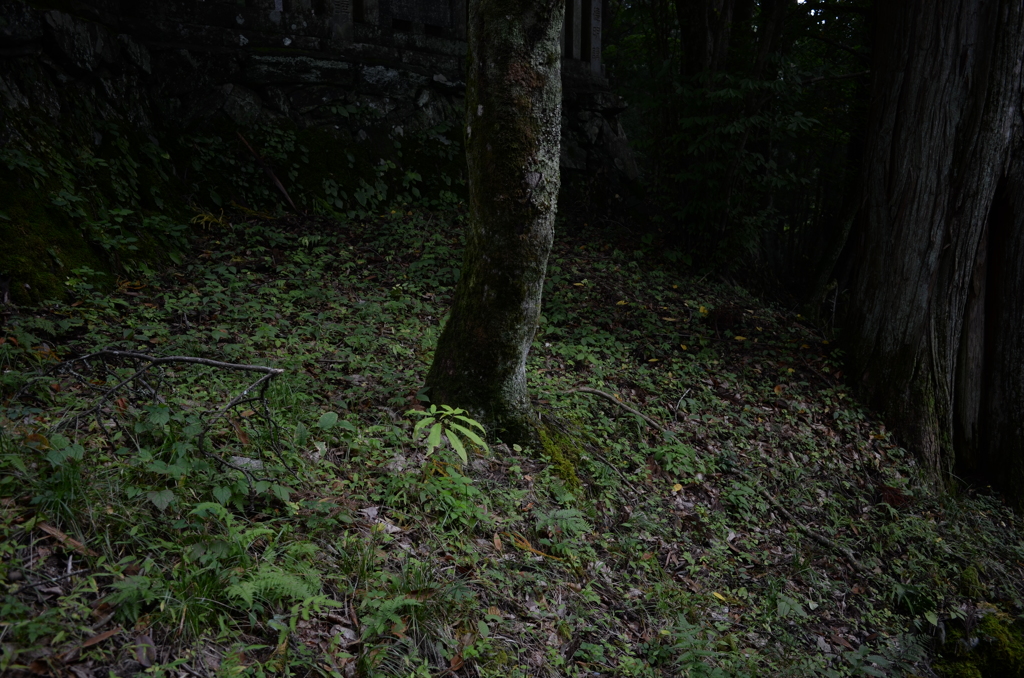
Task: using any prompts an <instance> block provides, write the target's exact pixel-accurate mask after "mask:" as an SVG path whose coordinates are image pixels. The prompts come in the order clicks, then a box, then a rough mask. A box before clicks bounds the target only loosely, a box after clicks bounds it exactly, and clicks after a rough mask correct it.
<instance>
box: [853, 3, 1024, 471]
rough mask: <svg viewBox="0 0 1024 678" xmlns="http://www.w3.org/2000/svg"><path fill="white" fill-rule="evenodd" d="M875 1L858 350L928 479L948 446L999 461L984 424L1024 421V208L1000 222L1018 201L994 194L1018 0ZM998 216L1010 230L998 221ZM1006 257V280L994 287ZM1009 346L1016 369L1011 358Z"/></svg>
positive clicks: (949, 464)
mask: <svg viewBox="0 0 1024 678" xmlns="http://www.w3.org/2000/svg"><path fill="white" fill-rule="evenodd" d="M876 8H877V21H876V36H875V40H874V68H873V71H874V84H873V92H872V105H871V109H872V112H871V119H870V120H869V133H868V138H867V142H866V149H865V157H864V177H863V203H862V206H861V208H860V210H859V214H858V217H857V220H856V223H855V226H854V230H853V234H852V235H851V242H850V243H849V245H850V246H852V247H853V248H854V250H853V251H854V261H855V262H856V264H855V265H856V266H857V270H856V271H855V273H854V275H853V281H852V285H851V288H850V292H851V301H850V314H849V316H848V318H847V320H848V322H847V323H846V324H847V327H848V329H849V332H850V335H849V336H851V339H850V343H849V346H850V349H851V355H850V357H851V362H852V365H853V367H854V368H855V374H857V375H858V376H859V378H860V381H861V385H862V387H863V391H864V394H865V395H866V396H867V399H868V401H869V403H870V404H871V405H873V406H875V407H878V408H879V409H881V410H882V411H883V412H884V413H885V414H886V415H887V418H888V420H889V421H890V422H891V424H892V426H893V427H894V428H895V430H896V431H897V433H898V434H899V435H900V437H901V439H902V441H903V442H904V443H905V444H906V445H907V446H908V447H910V448H911V449H914V450H915V451H916V452H918V453H919V454H920V456H921V458H922V460H923V461H924V462H925V465H926V467H927V469H928V470H929V471H930V472H931V474H932V475H933V476H934V477H936V478H947V477H948V475H947V474H949V473H951V472H952V471H953V465H954V460H955V458H956V457H955V455H954V448H959V451H960V453H961V456H962V457H964V458H970V457H971V455H974V456H975V457H977V455H979V454H981V455H987V456H990V457H991V456H992V454H993V451H992V449H986V447H987V446H988V444H989V442H991V441H994V440H995V439H996V437H998V436H999V435H1003V434H1002V433H999V434H995V433H993V435H991V436H987V440H985V441H982V439H981V437H980V430H981V428H982V427H983V425H984V426H991V425H995V426H996V428H997V429H999V430H1000V431H1002V430H1005V429H1006V426H1008V425H1009V422H1010V421H1013V422H1016V421H1019V420H1020V419H1021V415H1022V414H1024V410H1022V409H1021V405H1024V401H1022V396H1021V394H1020V389H1021V385H1020V384H1021V382H1020V376H1021V365H1022V364H1024V363H1022V362H1021V355H1022V354H1024V351H1022V348H1024V347H1022V346H1021V343H1020V341H1021V340H1020V338H1019V335H1020V333H1021V330H1022V329H1024V327H1022V322H1021V321H1022V314H1021V310H1022V309H1020V308H1018V306H1020V304H1021V302H1022V301H1024V296H1021V295H1022V294H1024V289H1022V288H1021V283H1022V281H1021V280H1020V269H1021V266H1020V263H1021V258H1020V253H1019V252H1018V253H1017V254H1016V255H1014V254H1013V251H1012V248H1011V244H1012V245H1015V246H1017V247H1020V243H1017V240H1018V239H1019V238H1020V237H1021V235H1020V232H1021V228H1020V223H1019V222H1020V213H1019V212H1017V213H1016V214H1015V215H1013V214H1011V216H1010V217H1006V214H1005V213H1006V212H1007V211H1009V212H1012V210H1013V209H1014V208H1011V207H1009V206H1008V205H1009V202H1012V201H1009V200H1008V199H1000V200H999V201H997V197H998V196H997V193H998V194H1007V193H1008V188H1009V187H1010V185H1011V184H1012V181H1014V180H1013V179H1012V176H1016V175H1014V174H1013V173H1012V172H1010V169H1011V163H1010V162H1009V161H1010V158H1011V147H1012V140H1013V137H1014V133H1015V129H1016V127H1017V126H1018V125H1019V117H1020V106H1021V95H1022V87H1021V66H1022V56H1024V25H1022V6H1021V2H1020V0H900V1H883V0H879V2H877V4H876ZM1018 160H1019V159H1018ZM1008 172H1010V174H1008ZM1000 186H1004V187H1006V189H1002V190H1001V193H1000V191H999V190H997V189H999V187H1000ZM1017 195H1018V196H1019V195H1020V193H1019V189H1018V193H1017ZM997 202H999V204H1000V205H1003V207H999V205H997ZM1014 204H1016V203H1014ZM994 207H999V209H995V210H994ZM1017 207H1018V208H1019V205H1017ZM1000 210H1002V211H1000ZM994 214H996V215H1002V216H1000V217H999V219H998V221H999V223H1005V222H1007V221H1010V222H1013V221H1014V220H1015V219H1016V225H1015V226H1013V227H1012V228H1007V227H1002V226H1001V227H1000V228H997V229H993V228H990V223H994V220H993V219H992V218H990V217H992V216H993V215H994ZM1004 241H1005V242H1004ZM1011 241H1012V243H1011ZM1011 256H1016V257H1017V258H1016V259H1012V260H1011V259H1008V257H1011ZM997 261H998V262H1001V263H999V264H998V266H1000V267H1001V268H1000V270H1001V271H1003V272H1004V273H1001V274H1000V276H1001V277H1000V276H997V277H999V279H998V281H997V282H996V284H995V287H994V288H992V287H991V285H990V283H991V281H992V280H993V275H992V271H993V270H994V269H993V266H996V265H997V264H996V262H997ZM1008 269H1012V270H1008ZM1015 286H1016V287H1015ZM993 293H995V294H997V295H998V297H999V300H998V301H996V300H994V299H993ZM1011 293H1012V294H1014V295H1015V296H1014V298H1013V300H1011V299H1009V298H1008V295H1009V294H1011ZM1004 302H1005V303H1004ZM1000 314H1001V315H1000ZM1014 314H1015V315H1014ZM997 317H998V318H999V319H997ZM1001 341H1006V342H1009V344H1012V347H1010V346H1007V347H1004V346H1003V345H1002V344H1000V342H1001ZM1014 352H1016V356H1017V357H1016V361H1017V362H1016V366H1013V365H1010V364H1008V363H1006V362H1005V361H1007V360H1010V359H1011V357H1010V356H1011V354H1013V353H1014ZM993 361H996V362H993ZM999 361H1002V362H999ZM1011 368H1012V369H1013V370H1014V371H1015V372H1014V374H1015V375H1016V378H1017V382H1016V385H1011V384H1010V383H1007V384H1006V385H1005V386H1006V388H1009V389H1011V390H1014V389H1015V390H1014V393H1013V394H1008V395H1007V396H1006V398H1008V399H1009V400H1013V399H1016V405H1014V407H1016V408H1017V409H1016V410H1014V411H1013V412H1012V413H1010V412H1004V413H1003V414H1002V415H1000V416H1003V417H1009V419H1004V420H1003V421H1001V422H990V418H991V417H992V416H993V413H994V410H992V409H991V407H987V406H988V405H991V403H990V398H991V397H992V396H991V395H987V396H985V397H983V393H984V392H985V391H986V386H985V384H986V382H990V381H992V380H993V379H995V380H998V376H997V375H996V372H999V370H1006V369H1011ZM993 370H994V371H993ZM1011 381H1012V380H1011ZM1015 425H1016V424H1014V426H1015ZM1011 428H1012V427H1011ZM1018 441H1019V438H1018ZM1019 445H1020V443H1019V442H1018V446H1019Z"/></svg>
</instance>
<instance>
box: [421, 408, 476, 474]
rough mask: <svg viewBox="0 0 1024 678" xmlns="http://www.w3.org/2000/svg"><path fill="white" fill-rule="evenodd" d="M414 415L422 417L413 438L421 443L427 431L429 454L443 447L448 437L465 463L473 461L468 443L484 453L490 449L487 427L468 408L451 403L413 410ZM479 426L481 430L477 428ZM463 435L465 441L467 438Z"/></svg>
mask: <svg viewBox="0 0 1024 678" xmlns="http://www.w3.org/2000/svg"><path fill="white" fill-rule="evenodd" d="M409 415H410V416H413V417H420V420H419V421H418V422H416V426H415V427H413V430H412V439H413V441H414V442H417V441H418V440H419V438H420V435H421V434H422V433H423V431H427V439H426V444H427V454H428V455H430V454H431V453H433V451H434V450H436V449H437V448H439V447H441V446H442V445H443V443H444V441H445V440H447V441H448V444H449V445H451V447H452V449H453V450H455V453H456V454H458V455H459V458H460V459H462V463H463V464H465V463H467V462H468V461H469V456H468V455H467V454H466V442H465V441H468V442H471V443H473V444H474V445H476V446H478V447H479V448H480V449H482V450H483V451H484V452H486V451H487V443H485V442H484V439H483V435H484V427H483V426H482V425H481V424H480V422H478V421H476V420H475V419H473V418H472V417H470V416H469V413H468V412H466V410H462V409H459V408H457V407H449V406H448V405H441V406H440V407H438V406H437V405H431V406H430V409H429V410H423V411H422V412H421V411H417V410H411V411H410V412H409ZM474 428H475V429H478V430H479V433H477V432H476V431H474V430H473V429H474ZM463 438H464V439H465V441H463Z"/></svg>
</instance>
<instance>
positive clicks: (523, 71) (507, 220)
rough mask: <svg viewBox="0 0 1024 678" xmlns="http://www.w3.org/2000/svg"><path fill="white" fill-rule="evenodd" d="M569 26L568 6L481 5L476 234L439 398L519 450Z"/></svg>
mask: <svg viewBox="0 0 1024 678" xmlns="http://www.w3.org/2000/svg"><path fill="white" fill-rule="evenodd" d="M563 14H564V0H515V1H513V0H475V1H472V0H471V2H470V5H469V70H468V77H467V80H468V82H467V92H466V158H467V160H468V162H469V229H468V234H467V237H466V252H465V260H464V263H463V267H462V277H461V279H460V280H459V282H458V285H457V286H456V290H455V301H454V306H453V308H452V312H451V317H450V318H449V319H448V323H447V324H446V325H445V328H444V331H443V332H442V334H441V338H440V340H439V341H438V345H437V352H436V353H435V355H434V362H433V364H432V365H431V367H430V372H429V374H428V375H427V386H428V387H429V391H428V394H429V396H430V399H431V401H432V402H434V403H443V404H446V405H452V406H458V407H463V408H465V409H467V410H469V411H470V412H471V413H472V414H473V415H474V416H475V417H476V418H477V419H479V420H480V421H481V422H483V423H484V424H486V425H487V426H488V428H489V429H490V430H491V431H492V433H496V434H498V435H499V436H500V437H502V438H503V439H504V440H507V441H532V440H533V439H534V438H535V433H534V425H533V424H534V415H533V412H532V410H531V407H530V403H529V400H528V398H527V394H526V355H527V351H528V350H529V348H530V344H531V343H532V342H533V337H534V333H535V331H536V325H537V318H538V316H539V314H540V305H541V291H542V289H543V286H544V272H545V269H546V267H547V260H548V254H549V252H550V250H551V242H552V239H553V236H554V218H555V206H556V199H557V196H558V186H559V173H558V157H559V141H560V139H559V135H560V124H561V105H562V86H561V61H560V59H561V57H560V49H559V34H560V31H561V28H562V18H563Z"/></svg>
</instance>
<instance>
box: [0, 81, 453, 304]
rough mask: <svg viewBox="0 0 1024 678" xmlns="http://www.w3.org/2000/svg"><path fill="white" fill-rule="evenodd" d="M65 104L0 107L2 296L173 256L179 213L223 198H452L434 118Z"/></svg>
mask: <svg viewBox="0 0 1024 678" xmlns="http://www.w3.org/2000/svg"><path fill="white" fill-rule="evenodd" d="M22 75H25V74H22ZM39 77H40V78H43V79H44V80H45V76H43V75H39ZM54 96H56V95H54ZM67 96H72V95H70V94H69V95H67ZM122 103H123V102H122ZM66 104H67V105H66V106H65V110H64V111H63V112H61V111H59V110H58V120H57V122H55V121H54V120H53V119H51V118H50V117H49V116H47V115H46V113H45V112H43V111H37V110H34V109H32V108H21V109H17V108H15V109H10V110H7V109H5V117H4V120H3V127H2V129H0V139H2V141H3V143H0V194H2V195H3V196H4V203H3V205H2V207H0V241H2V242H4V243H5V247H3V248H0V299H2V298H4V294H3V293H2V292H4V291H5V292H6V293H7V295H8V296H9V297H10V298H11V299H12V300H14V301H15V302H17V303H28V302H32V303H38V302H41V301H44V300H47V299H54V298H60V297H61V296H62V294H63V292H64V289H65V281H67V280H69V279H76V278H80V277H81V276H80V275H78V274H77V273H75V271H76V270H79V269H82V270H90V271H96V272H97V273H98V274H99V275H97V276H95V277H94V279H93V280H92V281H91V282H90V284H93V285H97V284H98V285H99V286H100V288H101V289H103V290H110V289H112V288H113V286H114V284H115V281H116V279H117V277H118V276H126V277H134V276H136V275H138V274H140V273H145V272H147V271H149V270H151V269H152V268H156V267H158V266H160V265H164V264H169V263H174V264H178V265H180V264H181V263H182V257H183V256H184V254H185V252H186V250H187V247H188V236H189V235H190V230H191V229H190V224H189V222H190V221H191V223H192V225H193V226H199V227H203V226H209V225H210V224H214V223H219V222H220V219H221V217H222V216H223V214H222V210H225V209H228V210H239V209H241V210H245V211H248V212H249V213H252V214H255V213H259V214H263V215H278V216H279V215H282V214H284V213H285V212H292V213H296V212H311V213H313V214H317V215H326V216H334V217H338V218H343V219H349V218H355V217H363V218H366V217H368V216H370V215H372V214H374V213H376V212H379V211H380V210H382V209H383V208H384V206H385V205H390V204H392V203H399V202H404V203H408V202H413V201H416V202H419V203H421V204H424V205H429V206H431V207H434V208H442V207H451V206H453V205H455V204H457V203H458V201H459V199H460V198H459V195H460V194H461V193H462V192H463V191H464V177H463V172H464V170H463V168H462V165H463V160H462V153H461V145H460V144H459V143H457V140H456V141H453V140H452V139H450V138H449V137H450V136H451V134H450V132H451V130H450V125H447V124H444V123H442V124H439V125H435V126H434V127H431V128H428V129H423V130H417V131H409V132H408V133H406V132H403V131H402V130H401V128H394V129H392V131H391V132H390V133H386V132H384V131H379V133H378V130H377V128H375V127H373V126H374V125H377V126H378V127H380V128H384V127H386V125H383V124H382V121H381V120H380V114H379V113H376V112H374V111H373V110H371V109H370V108H369V107H357V106H355V105H350V106H344V107H339V106H337V105H333V106H329V105H325V106H324V110H323V111H320V113H322V114H323V115H328V114H330V115H336V116H342V117H345V118H348V119H351V120H352V121H353V122H355V123H358V124H360V125H365V126H367V127H368V128H370V129H373V130H374V131H375V134H374V137H373V139H372V140H367V141H354V140H353V139H351V138H349V137H347V136H345V135H343V134H342V133H340V132H336V131H334V128H333V126H328V127H322V126H321V127H311V128H305V129H300V128H298V127H296V126H295V125H294V124H291V123H289V122H287V121H283V122H281V121H279V122H275V123H273V124H271V123H268V122H257V123H253V124H251V125H248V126H239V125H236V124H234V123H231V122H229V121H227V119H226V118H215V119H213V120H212V121H209V122H205V123H203V124H202V125H192V126H190V127H188V128H176V127H168V128H155V127H154V128H150V127H145V126H142V127H140V125H138V124H136V122H137V121H136V122H132V115H141V114H134V113H133V114H132V115H129V114H127V113H124V112H123V111H122V112H121V113H120V114H119V113H117V112H114V111H112V110H107V109H106V108H104V111H105V113H104V115H102V116H100V115H98V114H96V113H95V109H96V108H97V106H98V105H99V104H97V102H96V101H95V100H94V99H93V98H90V97H89V96H87V95H85V94H80V95H77V98H74V99H73V100H72V101H68V102H66ZM108 108H109V107H108ZM428 169H429V170H430V171H429V172H428V171H427V170H428ZM197 212H198V213H199V216H198V217H197V216H196V214H197ZM218 214H220V216H218Z"/></svg>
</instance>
